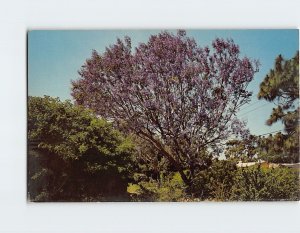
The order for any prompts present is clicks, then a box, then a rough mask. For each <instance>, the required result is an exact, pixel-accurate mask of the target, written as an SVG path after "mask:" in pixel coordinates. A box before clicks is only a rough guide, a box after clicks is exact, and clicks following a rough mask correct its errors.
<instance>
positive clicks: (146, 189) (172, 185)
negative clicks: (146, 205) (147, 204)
mask: <svg viewBox="0 0 300 233" xmlns="http://www.w3.org/2000/svg"><path fill="white" fill-rule="evenodd" d="M185 190H186V186H185V184H184V182H183V180H182V178H181V176H180V175H179V173H177V172H176V173H171V174H170V175H168V176H165V177H164V176H161V177H160V180H159V181H157V180H154V179H149V181H141V182H139V183H138V184H129V186H128V188H127V191H128V192H129V193H130V195H131V197H132V199H133V200H134V201H183V200H184V199H185V198H187V196H186V193H185Z"/></svg>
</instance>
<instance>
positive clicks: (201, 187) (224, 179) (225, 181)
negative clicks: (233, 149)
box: [191, 160, 237, 201]
mask: <svg viewBox="0 0 300 233" xmlns="http://www.w3.org/2000/svg"><path fill="white" fill-rule="evenodd" d="M236 170H237V168H236V162H234V161H231V160H214V161H213V163H212V165H211V166H210V167H209V168H208V169H205V170H203V171H201V172H200V173H198V174H197V178H196V179H195V181H194V183H193V186H192V190H191V195H192V196H194V197H197V198H200V199H201V200H217V201H224V200H228V199H229V197H230V193H231V188H232V186H233V184H234V177H235V174H236Z"/></svg>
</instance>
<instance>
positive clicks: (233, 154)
mask: <svg viewBox="0 0 300 233" xmlns="http://www.w3.org/2000/svg"><path fill="white" fill-rule="evenodd" d="M257 151H258V148H257V137H256V136H254V135H250V136H249V137H248V138H245V139H243V140H230V141H228V142H227V143H226V150H225V156H226V158H227V159H239V160H241V161H243V162H250V161H252V160H255V156H256V153H257Z"/></svg>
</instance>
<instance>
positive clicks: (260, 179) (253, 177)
mask: <svg viewBox="0 0 300 233" xmlns="http://www.w3.org/2000/svg"><path fill="white" fill-rule="evenodd" d="M230 200H237V201H270V200H299V173H298V172H296V171H295V170H293V169H290V168H271V169H269V168H262V167H261V166H253V167H248V168H241V169H238V171H237V173H236V175H235V179H234V185H233V187H232V190H231V197H230Z"/></svg>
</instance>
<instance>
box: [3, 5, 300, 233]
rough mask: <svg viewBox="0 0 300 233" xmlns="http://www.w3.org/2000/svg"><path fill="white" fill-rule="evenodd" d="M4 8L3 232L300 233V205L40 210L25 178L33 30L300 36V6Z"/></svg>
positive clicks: (115, 205) (137, 205)
mask: <svg viewBox="0 0 300 233" xmlns="http://www.w3.org/2000/svg"><path fill="white" fill-rule="evenodd" d="M1 3H2V4H1V7H0V26H1V31H0V64H1V73H0V77H1V85H0V88H1V90H0V100H1V105H0V106H1V114H0V116H1V118H0V122H1V128H0V129H1V131H0V132H1V136H0V137H1V138H0V142H1V151H0V232H36V233H37V232H39V233H42V232H55V233H57V232H67V233H69V232H70V233H71V232H76V233H79V232H84V233H92V232H110V233H111V232H130V233H137V232H139V233H140V232H147V233H148V232H149V233H150V232H151V233H152V232H170V233H171V232H172V233H173V232H175V233H177V232H178V233H179V232H210V233H220V232H228V233H229V232H230V233H235V232H236V233H243V232H246V233H252V232H266V233H278V232H289V233H292V232H293V233H296V232H300V226H299V224H300V223H299V221H298V218H299V217H298V216H300V206H299V203H286V202H285V203H205V202H204V203H187V204H184V203H161V204H159V203H97V204H95V203H78V204H66V203H65V204H59V203H56V204H32V203H27V202H26V175H25V174H26V166H25V165H26V154H25V150H26V31H27V30H29V29H36V28H39V29H46V28H47V29H71V28H72V29H74V28H76V29H111V28H115V29H116V28H117V29H119V28H120V29H121V28H126V29H131V28H132V29H139V28H141V29H150V28H199V29H204V28H205V29H216V28H299V25H300V14H299V9H300V1H297V0H291V1H284V2H283V1H274V0H273V1H272V0H265V1H262V0H251V1H250V0H248V1H241V0H225V1H224V0H223V1H222V0H218V1H217V0H210V1H196V0H186V1H183V0H172V1H171V0H152V1H150V0H149V1H141V0H127V1H122V0H112V1H96V0H85V1H79V0H72V1H71V0H69V1H68V0H47V1H41V0H27V1H23V0H10V1H8V0H7V1H2V2H1ZM274 39H276V38H274Z"/></svg>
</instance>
